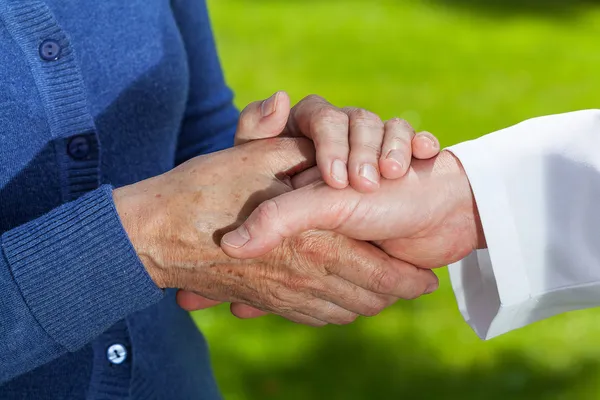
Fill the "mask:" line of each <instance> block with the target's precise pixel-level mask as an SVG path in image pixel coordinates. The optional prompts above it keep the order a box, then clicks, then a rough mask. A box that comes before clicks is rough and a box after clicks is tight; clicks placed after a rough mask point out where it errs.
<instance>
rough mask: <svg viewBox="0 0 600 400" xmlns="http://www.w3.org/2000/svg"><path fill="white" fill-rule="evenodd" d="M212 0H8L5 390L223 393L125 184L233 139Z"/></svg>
mask: <svg viewBox="0 0 600 400" xmlns="http://www.w3.org/2000/svg"><path fill="white" fill-rule="evenodd" d="M237 117H238V114H237V111H236V109H235V107H234V106H233V104H232V93H231V92H230V90H229V89H228V88H227V87H226V85H225V83H224V80H223V76H222V73H221V69H220V65H219V61H218V57H217V54H216V51H215V47H214V43H213V37H212V33H211V30H210V25H209V19H208V15H207V10H206V4H205V2H204V1H202V0H171V1H169V0H126V1H124V0H101V1H98V0H46V1H42V0H0V234H1V239H0V293H1V295H0V398H1V399H5V400H6V399H40V400H44V399H129V398H131V399H186V400H187V399H215V398H219V394H218V390H217V387H216V384H215V382H214V379H213V376H212V373H211V370H210V366H209V360H208V352H207V347H206V343H205V342H204V340H203V338H202V336H201V334H200V333H199V332H198V330H197V329H196V327H195V325H194V324H193V322H192V320H191V319H190V317H189V315H188V314H187V313H186V312H184V311H182V310H181V309H179V307H178V306H177V305H176V303H175V297H174V293H173V292H172V291H169V290H167V291H162V290H160V289H159V288H157V287H156V286H155V285H154V283H153V282H152V280H151V279H150V277H149V276H148V274H147V273H146V270H145V269H144V266H143V265H142V264H141V262H140V260H139V258H138V257H137V255H136V253H135V251H134V249H133V247H132V245H131V242H130V241H129V239H128V237H127V235H126V233H125V231H124V229H123V227H122V225H121V223H120V220H119V217H118V215H117V213H116V210H115V207H114V203H113V200H112V189H113V188H115V187H119V186H122V185H127V184H131V183H134V182H137V181H140V180H142V179H146V178H149V177H152V176H155V175H158V174H161V173H164V172H165V171H168V170H169V169H171V168H173V167H174V166H175V165H177V164H179V163H181V162H183V161H185V160H187V159H189V158H190V157H193V156H196V155H199V154H203V153H208V152H212V151H216V150H221V149H223V148H226V147H228V146H230V145H231V144H232V142H233V133H234V130H235V124H236V122H237Z"/></svg>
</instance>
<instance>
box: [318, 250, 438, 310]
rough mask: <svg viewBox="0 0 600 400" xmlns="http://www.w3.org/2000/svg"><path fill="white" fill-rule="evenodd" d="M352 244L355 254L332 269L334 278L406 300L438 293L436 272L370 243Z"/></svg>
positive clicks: (349, 254) (347, 254) (348, 254)
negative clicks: (396, 256) (398, 257)
mask: <svg viewBox="0 0 600 400" xmlns="http://www.w3.org/2000/svg"><path fill="white" fill-rule="evenodd" d="M348 240H349V241H351V242H352V245H351V246H349V247H350V248H351V249H352V252H346V253H342V255H344V256H345V257H346V258H342V259H341V260H340V262H339V263H337V264H335V265H331V266H330V269H329V272H330V273H331V274H335V275H337V276H339V277H341V278H344V279H346V280H347V281H349V282H351V283H353V284H355V285H357V286H359V287H361V288H363V289H365V290H367V291H369V292H372V293H379V294H382V295H387V296H394V297H397V298H402V299H414V298H417V297H419V296H421V295H423V294H427V293H431V292H433V291H434V290H436V289H437V287H438V285H439V283H438V278H437V276H436V275H435V274H434V273H433V271H431V270H429V269H422V268H418V267H416V266H414V265H412V264H409V263H406V262H404V261H401V260H398V259H395V258H393V257H390V256H388V255H387V254H386V253H385V252H384V251H383V250H381V249H379V248H377V247H375V246H374V245H372V244H370V243H368V242H363V241H359V240H353V239H348ZM350 263H351V264H350ZM348 265H352V268H348V267H347V266H348Z"/></svg>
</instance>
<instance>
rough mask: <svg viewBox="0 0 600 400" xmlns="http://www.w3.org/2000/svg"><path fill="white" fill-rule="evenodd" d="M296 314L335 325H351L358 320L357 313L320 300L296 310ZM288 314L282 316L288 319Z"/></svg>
mask: <svg viewBox="0 0 600 400" xmlns="http://www.w3.org/2000/svg"><path fill="white" fill-rule="evenodd" d="M294 312H295V313H296V315H297V314H303V315H304V316H307V317H310V318H314V319H317V320H319V321H322V322H325V323H327V324H334V325H347V324H351V323H352V322H354V321H355V320H356V318H358V315H357V314H356V313H354V312H352V311H348V310H346V309H344V308H342V307H340V306H338V305H337V304H335V303H332V302H330V301H326V300H323V299H320V298H315V299H313V300H309V301H307V302H305V303H304V304H303V305H302V307H301V308H299V309H296V310H294ZM287 314H288V312H286V313H282V314H281V315H282V316H286V318H287Z"/></svg>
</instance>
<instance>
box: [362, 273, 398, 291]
mask: <svg viewBox="0 0 600 400" xmlns="http://www.w3.org/2000/svg"><path fill="white" fill-rule="evenodd" d="M400 283H401V279H400V278H399V277H398V275H397V274H396V273H394V272H393V270H392V269H391V268H377V269H375V271H373V273H372V274H371V279H370V287H371V288H373V290H374V291H376V292H377V293H382V294H392V293H394V292H396V291H397V289H398V286H399V285H400Z"/></svg>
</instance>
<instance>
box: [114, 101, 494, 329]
mask: <svg viewBox="0 0 600 400" xmlns="http://www.w3.org/2000/svg"><path fill="white" fill-rule="evenodd" d="M235 145H236V146H235V147H233V148H231V149H227V150H224V151H220V152H217V153H212V154H208V155H204V156H200V157H196V158H194V159H192V160H189V161H188V162H186V163H184V164H182V165H180V166H178V167H177V168H175V169H173V170H171V171H169V172H167V173H165V174H163V175H160V176H158V177H154V178H150V179H148V180H145V181H141V182H138V183H136V184H133V185H130V186H126V187H123V188H119V189H116V190H115V191H114V193H113V197H114V199H115V205H116V207H117V211H118V212H119V215H120V217H121V220H122V222H123V226H124V228H125V230H126V231H127V233H128V235H129V237H130V239H131V242H132V244H133V246H134V248H135V250H136V251H137V253H138V255H139V257H140V260H141V261H142V263H143V264H144V266H145V268H146V269H147V271H148V273H149V275H150V277H151V278H152V279H153V280H154V282H155V283H156V284H157V285H158V286H159V287H161V288H178V289H181V290H180V291H179V292H178V296H177V301H178V303H179V304H180V306H182V307H183V308H185V309H188V310H193V309H199V308H206V307H210V306H212V305H215V304H217V303H219V302H229V303H232V306H231V310H232V312H233V314H235V315H237V316H238V317H241V318H250V317H256V316H259V315H262V314H264V313H267V312H270V313H275V314H279V315H281V316H283V317H285V318H287V319H289V320H292V321H295V322H298V323H303V324H308V325H313V326H322V325H325V324H327V323H334V324H346V323H350V322H352V321H354V320H355V319H356V318H357V316H359V315H364V316H373V315H376V314H378V313H379V312H380V311H381V310H383V309H384V308H385V307H387V306H389V305H391V304H393V303H394V302H395V301H397V300H398V299H400V298H402V299H412V298H416V297H418V296H420V295H422V294H425V293H430V292H432V291H434V290H435V289H437V287H438V280H437V277H436V276H435V274H434V273H433V272H432V271H431V269H432V268H436V267H441V266H444V265H446V264H448V263H451V262H454V261H457V260H459V259H461V258H463V257H465V256H466V255H468V254H469V253H470V252H471V251H473V250H474V249H476V248H482V247H485V239H484V237H483V233H482V230H481V227H480V222H479V218H478V215H477V208H476V204H475V202H474V199H473V196H472V194H471V189H470V186H469V182H468V179H467V177H466V175H465V173H464V171H463V169H462V167H461V166H460V163H459V162H458V160H457V159H456V158H455V157H454V156H453V155H452V154H451V153H449V152H446V151H442V152H441V153H440V152H439V143H438V142H437V139H436V138H435V137H434V136H433V135H431V134H429V133H427V132H422V133H416V134H415V132H414V131H413V129H412V128H411V127H410V125H408V124H407V123H406V122H404V121H402V120H399V119H393V120H390V121H387V122H386V123H383V122H382V121H381V119H380V118H379V117H377V116H376V115H375V114H372V113H370V112H367V111H365V110H362V109H356V108H344V109H338V108H336V107H334V106H333V105H331V104H329V103H328V102H327V101H325V100H324V99H322V98H320V97H318V96H309V97H307V98H305V99H304V100H302V101H301V102H299V103H298V104H297V105H295V106H294V107H293V108H290V100H289V97H288V96H287V94H285V93H284V92H278V93H276V94H275V95H273V96H272V97H271V98H269V99H267V100H265V101H261V102H255V103H252V104H250V105H249V106H248V107H246V108H245V109H244V111H243V112H242V114H241V116H240V120H239V125H238V129H237V132H236V138H235Z"/></svg>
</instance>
